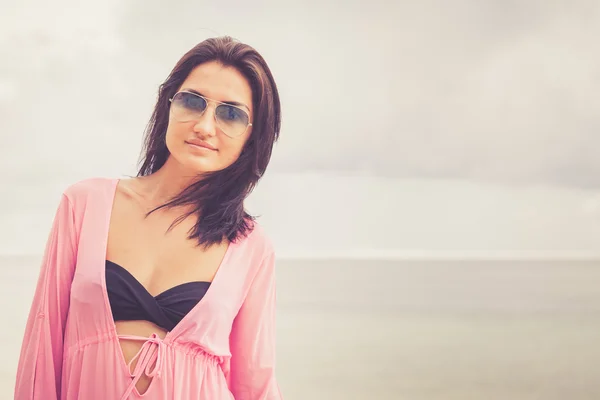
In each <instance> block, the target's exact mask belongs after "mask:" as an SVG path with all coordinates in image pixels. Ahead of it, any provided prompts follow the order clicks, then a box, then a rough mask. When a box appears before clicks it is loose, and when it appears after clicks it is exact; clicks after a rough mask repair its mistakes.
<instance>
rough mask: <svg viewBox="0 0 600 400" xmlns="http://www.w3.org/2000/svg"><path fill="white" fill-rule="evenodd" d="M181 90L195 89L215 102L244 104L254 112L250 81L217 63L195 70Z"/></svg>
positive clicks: (211, 62) (209, 63)
mask: <svg viewBox="0 0 600 400" xmlns="http://www.w3.org/2000/svg"><path fill="white" fill-rule="evenodd" d="M180 89H194V90H195V91H197V92H199V93H202V94H203V95H204V96H206V97H208V98H211V99H213V100H218V101H222V102H237V103H242V104H245V105H246V106H247V107H248V108H249V109H250V112H252V89H251V88H250V83H249V82H248V80H247V79H246V78H245V77H244V75H242V74H241V73H240V72H239V71H238V70H237V69H235V68H233V67H226V66H223V65H222V64H220V63H218V62H215V61H210V62H207V63H204V64H200V65H198V66H197V67H196V68H194V69H193V70H192V72H190V74H189V75H188V77H187V78H186V79H185V81H184V82H183V84H182V85H181V88H180Z"/></svg>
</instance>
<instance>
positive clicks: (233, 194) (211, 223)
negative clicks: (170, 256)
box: [138, 36, 281, 246]
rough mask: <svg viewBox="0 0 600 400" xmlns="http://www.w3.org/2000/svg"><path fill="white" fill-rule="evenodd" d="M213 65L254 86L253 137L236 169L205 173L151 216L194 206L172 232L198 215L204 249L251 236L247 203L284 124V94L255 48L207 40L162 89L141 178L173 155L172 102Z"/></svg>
mask: <svg viewBox="0 0 600 400" xmlns="http://www.w3.org/2000/svg"><path fill="white" fill-rule="evenodd" d="M209 61H217V62H219V63H221V64H223V65H224V66H228V67H233V68H236V69H237V70H238V71H239V72H240V73H241V74H242V75H243V76H244V77H245V78H246V79H247V80H248V81H249V83H250V87H251V89H252V103H253V106H254V107H253V108H254V118H253V121H252V132H251V134H250V137H249V138H248V140H247V142H246V144H245V146H244V148H243V150H242V152H241V154H240V156H239V158H238V159H237V160H236V161H235V162H234V163H233V164H232V165H230V166H229V167H227V168H225V169H223V170H221V171H216V172H211V173H207V174H203V175H202V177H199V179H198V180H197V181H196V182H194V183H193V184H191V185H190V186H188V187H187V188H186V189H184V190H183V191H182V192H181V193H179V194H178V195H177V196H176V197H175V198H173V199H171V200H170V201H169V202H167V203H165V204H163V205H161V206H159V207H157V208H155V209H154V210H152V211H150V212H149V213H148V215H150V214H151V213H152V212H154V211H157V210H159V209H161V208H163V207H167V208H170V207H178V206H191V210H192V211H189V212H187V213H185V214H183V215H182V216H180V217H179V218H177V219H176V220H175V221H174V222H173V224H172V225H171V227H170V228H169V229H171V228H172V227H173V226H174V225H175V224H177V223H179V222H181V221H183V220H184V219H185V218H187V217H189V216H190V215H192V214H196V215H197V217H198V219H197V222H196V224H195V225H194V227H193V228H192V229H191V230H190V232H189V236H188V237H189V238H190V239H196V240H197V241H198V244H199V245H204V246H209V245H212V244H215V243H220V242H221V241H222V240H223V239H227V240H229V241H231V242H233V241H236V240H237V239H238V238H239V237H241V236H246V235H247V234H248V233H249V232H250V231H251V229H252V223H253V222H254V220H255V217H254V216H251V215H249V214H248V213H247V212H246V210H245V209H244V199H245V198H246V197H247V196H248V195H249V194H250V193H251V192H252V190H253V189H254V187H255V186H256V183H257V182H258V180H259V179H260V178H261V177H262V175H263V174H264V172H265V170H266V168H267V165H268V164H269V160H270V159H271V152H272V149H273V145H274V144H275V142H276V141H277V139H278V138H279V130H280V125H281V109H280V103H279V93H278V91H277V86H276V84H275V80H274V79H273V75H272V74H271V71H270V69H269V67H268V66H267V63H266V62H265V60H264V59H263V58H262V56H261V55H260V54H259V53H258V52H257V51H256V50H255V49H254V48H252V47H250V46H249V45H247V44H244V43H240V42H239V41H237V40H234V39H232V38H231V37H229V36H225V37H218V38H210V39H207V40H205V41H203V42H201V43H199V44H198V45H196V46H195V47H194V48H192V49H191V50H190V51H188V52H187V53H186V54H185V55H184V56H183V57H182V58H181V59H180V60H179V61H178V62H177V64H176V65H175V67H174V68H173V70H172V71H171V73H170V74H169V76H168V77H167V80H166V81H165V82H164V83H163V84H161V85H160V87H159V90H158V99H157V102H156V106H155V107H154V111H153V113H152V116H151V118H150V121H149V122H148V125H147V127H146V132H145V138H144V148H143V150H142V158H141V161H140V163H141V167H140V169H139V172H138V176H146V175H150V174H152V173H154V172H156V171H157V170H159V169H160V168H161V167H162V166H163V165H164V164H165V162H166V161H167V158H168V157H169V150H168V149H167V145H166V142H165V135H166V133H167V126H168V123H169V106H170V102H169V98H171V97H172V96H173V95H174V94H175V93H176V92H177V90H178V89H179V88H180V86H181V85H182V84H183V82H184V81H185V79H186V78H187V77H188V75H189V74H190V72H191V71H192V70H193V69H194V68H195V67H197V66H198V65H200V64H203V63H205V62H209Z"/></svg>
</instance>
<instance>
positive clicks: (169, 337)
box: [99, 178, 239, 343]
mask: <svg viewBox="0 0 600 400" xmlns="http://www.w3.org/2000/svg"><path fill="white" fill-rule="evenodd" d="M120 181H121V179H119V178H116V179H112V180H111V184H112V187H111V193H110V199H111V200H110V202H109V204H108V215H107V219H106V221H105V222H104V226H103V228H104V231H103V238H104V240H103V243H102V244H103V246H102V249H103V252H102V256H103V258H102V260H99V261H100V263H99V264H100V265H101V266H102V274H100V275H101V277H100V279H101V286H102V295H103V297H104V303H105V313H106V318H108V320H109V321H110V322H111V324H110V325H111V332H112V334H113V335H114V336H115V337H118V336H119V333H118V332H117V326H116V323H115V320H114V318H113V313H112V307H111V306H110V300H109V298H108V289H107V287H106V252H107V250H108V237H109V234H110V221H111V217H112V213H113V210H114V205H115V199H116V196H117V189H118V186H119V182H120ZM238 243H239V242H230V243H229V244H228V245H227V250H225V254H224V255H223V258H222V259H221V263H220V264H219V267H218V268H217V271H216V272H215V275H214V276H213V279H212V281H211V282H210V286H209V288H208V289H207V291H206V293H205V294H204V296H203V297H202V299H200V301H199V302H198V303H197V304H196V305H195V306H194V307H193V308H192V309H191V310H190V311H189V312H188V313H187V314H186V315H185V316H184V317H183V318H182V319H181V320H180V321H179V322H178V323H177V325H175V327H174V328H173V329H172V330H170V331H168V332H167V333H166V334H165V337H164V338H163V342H165V343H169V342H173V341H175V339H176V338H177V335H178V331H179V330H181V329H182V328H181V327H182V326H183V325H185V323H186V322H187V321H188V319H190V318H192V316H193V315H194V314H195V313H196V312H197V311H198V309H200V308H201V307H203V305H204V303H207V302H208V301H209V299H210V295H211V294H212V292H214V291H216V290H218V285H217V284H218V282H219V280H220V278H219V277H220V276H221V275H223V269H224V267H226V266H227V264H228V262H229V258H230V256H231V253H232V252H233V249H234V247H235V246H237V244H238ZM215 286H217V287H216V288H215Z"/></svg>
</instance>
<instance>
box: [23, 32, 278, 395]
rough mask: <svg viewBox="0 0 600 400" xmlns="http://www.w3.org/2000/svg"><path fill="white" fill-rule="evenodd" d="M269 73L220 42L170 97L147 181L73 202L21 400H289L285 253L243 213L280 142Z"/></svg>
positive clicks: (86, 183) (80, 189) (61, 210)
mask: <svg viewBox="0 0 600 400" xmlns="http://www.w3.org/2000/svg"><path fill="white" fill-rule="evenodd" d="M279 129H280V104H279V95H278V91H277V87H276V85H275V82H274V80H273V77H272V75H271V72H270V70H269V68H268V66H267V64H266V62H265V61H264V60H263V58H262V57H261V56H260V54H258V53H257V52H256V51H255V50H254V49H253V48H251V47H249V46H247V45H245V44H242V43H239V42H236V41H233V40H232V39H231V38H228V37H223V38H214V39H208V40H206V41H204V42H202V43H200V44H199V45H197V46H196V47H194V48H193V49H191V50H190V51H189V52H188V53H187V54H185V55H184V56H183V57H182V58H181V60H180V61H179V62H178V63H177V65H176V66H175V68H174V69H173V71H172V72H171V74H170V75H169V77H168V78H167V80H166V82H164V83H163V84H162V85H161V87H160V89H159V94H158V100H157V103H156V107H155V109H154V112H153V114H152V118H151V120H150V123H149V125H148V128H147V132H146V141H145V149H144V157H143V160H142V161H143V162H142V166H141V168H140V170H139V173H138V176H137V177H135V178H130V179H105V178H91V179H86V180H83V181H81V182H78V183H75V184H73V185H72V186H70V187H69V188H67V189H66V190H65V192H64V193H63V195H62V198H61V202H60V204H59V207H58V210H57V213H56V216H55V219H54V222H53V225H52V230H51V233H50V236H49V240H48V242H47V245H46V249H45V254H44V258H43V265H42V269H41V273H40V277H39V280H38V283H37V288H36V292H35V296H34V299H33V305H32V307H31V311H30V314H29V318H28V322H27V326H26V332H25V337H24V340H23V346H22V349H21V355H20V361H19V366H18V371H17V381H16V388H15V398H16V399H17V400H25V399H27V400H29V399H44V400H50V399H69V400H70V399H85V400H87V399H123V400H124V399H136V398H139V397H140V396H141V395H143V396H144V399H147V400H150V399H161V400H163V399H178V400H180V399H184V400H192V399H203V400H221V399H224V400H225V399H235V400H240V399H249V400H258V399H281V393H280V390H279V387H278V384H277V381H276V379H275V321H274V320H275V318H274V317H275V298H276V290H275V272H274V250H273V246H272V244H271V242H270V241H269V239H268V237H267V236H266V235H265V233H264V232H263V230H262V229H261V228H260V226H259V225H258V224H257V223H256V222H255V221H254V219H253V217H251V216H250V215H249V214H247V213H246V212H245V211H244V206H243V201H244V199H245V198H246V197H247V196H248V194H249V193H250V192H251V190H252V189H253V188H254V186H255V185H256V183H257V182H258V180H259V179H260V177H261V176H262V175H263V173H264V172H265V169H266V168H267V164H268V163H269V159H270V157H271V150H272V148H273V144H274V142H275V141H276V140H277V138H278V136H279Z"/></svg>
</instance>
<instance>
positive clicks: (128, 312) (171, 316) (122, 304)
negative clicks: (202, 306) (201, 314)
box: [106, 260, 210, 331]
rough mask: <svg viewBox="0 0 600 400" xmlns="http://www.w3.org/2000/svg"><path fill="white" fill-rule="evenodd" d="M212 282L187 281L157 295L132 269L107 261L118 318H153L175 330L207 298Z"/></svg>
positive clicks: (110, 294) (112, 302)
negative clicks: (147, 288) (133, 273)
mask: <svg viewBox="0 0 600 400" xmlns="http://www.w3.org/2000/svg"><path fill="white" fill-rule="evenodd" d="M209 287H210V282H187V283H183V284H181V285H177V286H175V287H172V288H171V289H168V290H166V291H164V292H162V293H161V294H159V295H158V296H156V297H153V296H152V295H151V294H150V293H148V291H147V290H146V288H144V286H143V285H142V284H141V283H140V282H139V281H138V280H137V279H135V277H134V276H133V275H131V273H129V271H127V270H126V269H125V268H123V267H121V266H120V265H118V264H115V263H114V262H112V261H109V260H106V288H107V291H108V299H109V302H110V308H111V310H112V315H113V319H114V320H115V321H134V320H145V321H150V322H152V323H154V324H156V325H158V326H160V327H161V328H163V329H165V330H166V331H171V330H173V328H174V327H175V325H177V324H178V323H179V321H181V320H182V319H183V317H185V315H186V314H187V313H188V312H190V311H191V310H192V308H194V306H195V305H196V304H198V302H199V301H200V300H201V299H202V297H204V295H205V294H206V291H207V290H208V288H209Z"/></svg>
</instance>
